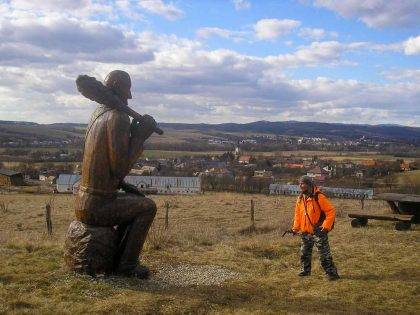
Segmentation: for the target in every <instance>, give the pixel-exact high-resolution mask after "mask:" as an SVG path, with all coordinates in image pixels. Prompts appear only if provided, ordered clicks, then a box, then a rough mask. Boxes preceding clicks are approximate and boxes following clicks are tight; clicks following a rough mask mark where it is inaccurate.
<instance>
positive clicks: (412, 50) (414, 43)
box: [403, 36, 420, 55]
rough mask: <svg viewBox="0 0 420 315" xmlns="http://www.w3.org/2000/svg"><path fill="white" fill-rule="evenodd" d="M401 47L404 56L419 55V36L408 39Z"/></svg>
mask: <svg viewBox="0 0 420 315" xmlns="http://www.w3.org/2000/svg"><path fill="white" fill-rule="evenodd" d="M403 46H404V53H405V54H406V55H418V54H420V36H417V37H410V38H409V39H407V40H406V41H405V42H404V43H403Z"/></svg>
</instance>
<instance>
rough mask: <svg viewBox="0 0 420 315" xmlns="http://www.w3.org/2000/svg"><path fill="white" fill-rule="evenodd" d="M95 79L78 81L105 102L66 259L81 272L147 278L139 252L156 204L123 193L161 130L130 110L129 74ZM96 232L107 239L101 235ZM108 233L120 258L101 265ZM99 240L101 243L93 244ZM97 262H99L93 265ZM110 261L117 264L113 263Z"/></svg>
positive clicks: (93, 126)
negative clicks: (145, 146) (147, 144)
mask: <svg viewBox="0 0 420 315" xmlns="http://www.w3.org/2000/svg"><path fill="white" fill-rule="evenodd" d="M92 79H93V80H92ZM95 81H96V80H95V79H94V78H91V77H87V76H79V78H78V79H77V86H78V90H79V91H81V93H82V94H83V95H86V96H87V97H88V98H90V99H93V100H95V101H97V102H98V103H100V104H101V105H99V106H98V107H97V108H96V110H95V112H94V113H93V115H92V117H91V120H90V123H89V125H88V128H87V131H86V142H85V150H84V156H83V165H82V179H81V182H80V186H79V191H78V193H77V196H76V205H75V212H76V218H77V220H78V221H80V222H81V223H77V224H76V223H72V225H71V226H70V229H69V232H68V237H67V240H66V253H65V260H66V263H67V265H68V266H69V267H70V268H72V269H73V270H76V271H81V272H87V273H90V274H96V273H101V272H103V273H110V272H112V273H117V274H122V275H133V276H137V277H140V278H146V277H147V276H148V274H149V272H148V269H147V268H146V267H144V266H141V265H140V264H139V254H140V253H141V250H142V247H143V244H144V242H145V239H146V236H147V233H148V230H149V227H150V225H151V224H152V222H153V219H154V217H155V214H156V205H155V203H154V202H153V201H152V200H151V199H148V198H145V197H144V196H142V195H141V194H133V193H131V192H132V191H129V193H125V194H121V193H117V191H118V190H119V188H123V189H124V187H126V185H125V183H124V182H123V180H124V178H125V177H126V176H127V175H128V173H129V172H130V170H131V168H132V167H133V164H134V163H135V162H136V161H137V159H138V158H139V157H140V155H141V154H142V152H143V143H144V142H145V141H146V139H148V138H149V137H150V136H151V135H152V133H153V132H158V133H161V130H160V129H159V128H157V125H156V122H155V120H154V119H153V118H152V117H151V116H149V115H144V116H140V115H139V114H137V113H135V112H134V111H132V110H131V109H129V108H128V105H127V100H128V99H131V92H130V90H131V80H130V76H129V75H128V73H126V72H124V71H121V70H115V71H112V72H111V73H109V74H108V76H107V77H106V79H105V82H104V83H105V86H103V85H102V84H101V83H100V82H99V84H98V81H96V82H95ZM133 112H134V113H135V114H136V115H134V116H136V117H135V118H136V119H133V121H132V122H131V123H130V118H129V116H128V114H127V113H131V114H132V113H133ZM81 225H86V226H84V227H81ZM72 226H73V227H72ZM89 229H91V230H92V233H91V232H89ZM95 229H96V230H95ZM98 229H99V230H101V229H102V230H103V231H102V230H101V231H97V230H98ZM76 230H77V231H80V233H76V232H75V231H76ZM94 235H102V237H100V238H101V239H98V238H97V237H94ZM104 235H109V236H108V239H109V242H110V243H112V244H109V248H113V247H114V246H115V251H114V252H113V253H110V254H109V255H113V256H114V257H112V259H111V260H110V259H102V258H101V259H99V263H98V259H96V258H97V257H96V256H98V253H99V252H101V253H100V255H103V250H101V249H100V248H101V247H102V248H103V247H104V246H106V245H107V242H104ZM105 238H106V237H105ZM95 242H96V243H97V244H98V245H97V246H96V245H93V244H94V243H95ZM81 248H83V249H81ZM90 256H95V257H90ZM92 261H95V266H92V264H89V262H92ZM101 261H104V262H105V261H107V262H106V266H101V264H100V262H101ZM109 261H112V262H113V264H112V266H111V265H110V263H109Z"/></svg>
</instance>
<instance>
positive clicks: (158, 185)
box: [57, 174, 201, 195]
mask: <svg viewBox="0 0 420 315" xmlns="http://www.w3.org/2000/svg"><path fill="white" fill-rule="evenodd" d="M80 179H81V176H80V175H77V174H60V176H59V177H58V179H57V191H58V192H59V193H72V192H73V193H76V192H77V189H78V187H79V182H80ZM124 181H125V182H127V183H129V184H132V185H134V186H136V187H137V188H138V189H139V190H144V191H147V190H154V191H156V192H157V193H158V194H177V195H178V194H186V195H188V194H199V193H201V179H200V178H199V177H166V176H141V175H128V176H126V177H125V178H124Z"/></svg>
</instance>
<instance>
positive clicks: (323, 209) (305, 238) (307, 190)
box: [292, 176, 340, 280]
mask: <svg viewBox="0 0 420 315" xmlns="http://www.w3.org/2000/svg"><path fill="white" fill-rule="evenodd" d="M299 187H300V190H301V194H300V195H299V197H298V199H297V201H296V207H295V216H294V222H293V228H292V231H293V232H294V233H299V232H300V233H301V237H302V243H301V248H300V249H301V256H300V263H301V271H300V273H299V276H301V277H304V276H309V275H310V274H311V263H312V248H313V247H314V243H315V245H316V247H317V249H318V252H319V258H320V261H321V266H322V267H323V268H324V270H325V273H326V275H327V277H328V280H337V279H339V278H340V277H339V275H338V273H337V268H336V267H335V265H334V262H333V259H332V256H331V251H330V245H329V243H328V232H329V231H331V229H332V228H333V225H334V220H335V208H334V206H333V205H332V204H331V203H330V201H329V200H328V199H327V197H326V196H325V195H324V194H323V193H322V192H321V191H320V190H319V189H318V187H316V186H315V184H314V182H313V181H312V178H310V177H309V176H302V177H301V178H300V180H299Z"/></svg>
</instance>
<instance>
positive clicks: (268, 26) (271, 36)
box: [254, 19, 300, 40]
mask: <svg viewBox="0 0 420 315" xmlns="http://www.w3.org/2000/svg"><path fill="white" fill-rule="evenodd" d="M299 25H300V22H299V21H297V20H290V19H284V20H278V19H263V20H259V21H258V22H257V23H256V24H254V31H255V36H256V37H257V38H258V39H260V40H275V39H276V38H277V37H279V36H283V35H287V34H289V33H291V32H292V30H293V29H295V28H297V27H298V26H299Z"/></svg>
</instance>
